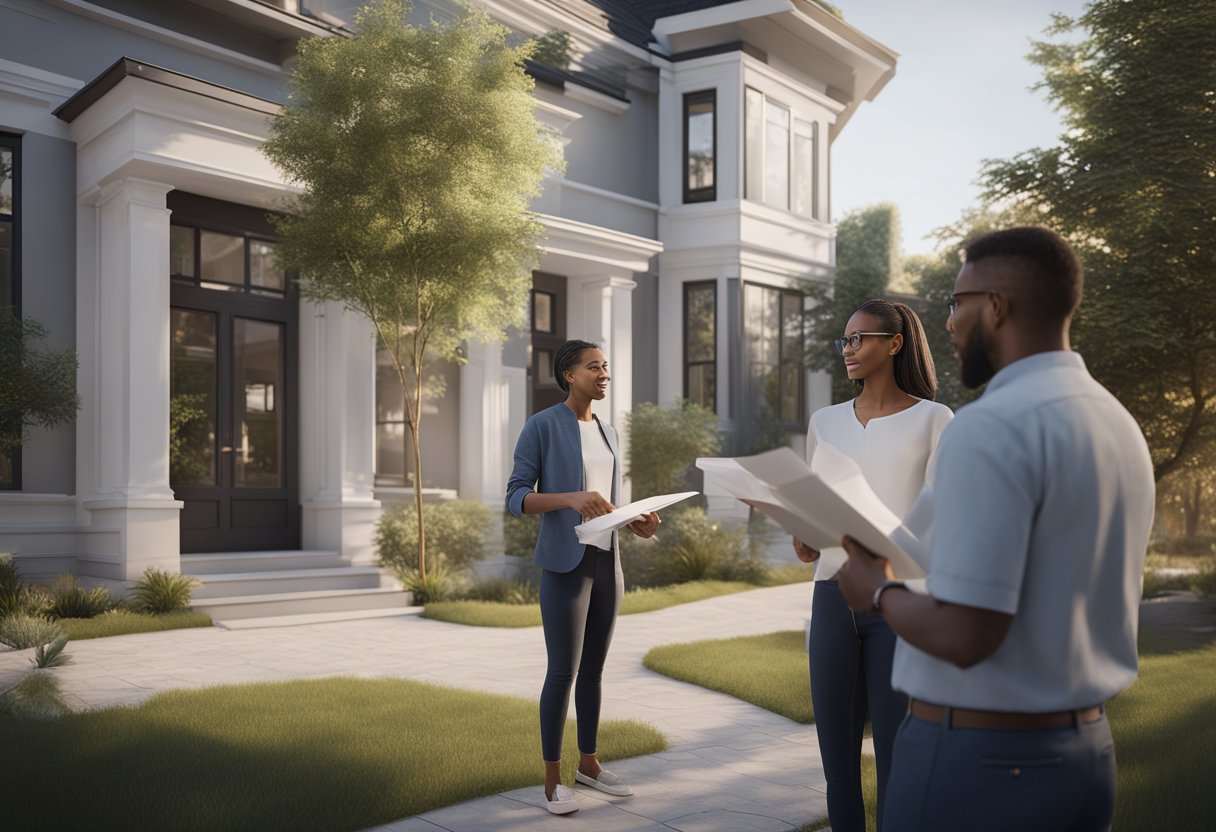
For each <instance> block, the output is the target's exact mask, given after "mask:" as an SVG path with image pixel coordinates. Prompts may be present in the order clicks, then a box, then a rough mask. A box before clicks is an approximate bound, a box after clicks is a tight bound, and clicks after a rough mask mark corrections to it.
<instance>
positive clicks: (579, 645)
mask: <svg viewBox="0 0 1216 832" xmlns="http://www.w3.org/2000/svg"><path fill="white" fill-rule="evenodd" d="M623 594H624V587H623V586H622V582H621V579H620V577H619V576H618V574H617V571H616V556H615V555H614V554H613V553H612V552H609V551H606V550H604V549H597V548H596V547H594V546H588V547H587V548H586V549H585V550H584V552H583V559H582V561H581V562H580V563H579V565H578V566H576V567H575V568H574V569H572V570H571V571H569V572H550V571H549V570H548V569H544V570H542V571H541V575H540V618H541V622H542V624H543V626H544V630H545V649H546V651H547V652H548V654H549V669H548V672H547V673H546V674H545V686H544V688H542V689H541V692H540V745H541V754H542V757H543V759H545V760H548V761H549V762H554V761H556V760H560V759H561V758H562V732H563V730H564V729H565V726H566V712H567V710H568V708H569V704H570V683H571V682H572V681H573V680H574V675H575V674H576V673H577V674H578V682H577V683H576V684H575V685H574V713H575V716H576V718H577V720H578V748H579V751H581V752H582V753H584V754H594V753H595V752H596V745H595V743H596V736H597V735H598V733H599V727H600V679H601V677H602V676H603V673H604V659H605V658H606V657H607V655H608V645H609V644H610V643H611V642H612V628H613V626H614V625H615V624H616V614H617V610H619V609H620V607H621V595H623Z"/></svg>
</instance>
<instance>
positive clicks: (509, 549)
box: [502, 511, 540, 558]
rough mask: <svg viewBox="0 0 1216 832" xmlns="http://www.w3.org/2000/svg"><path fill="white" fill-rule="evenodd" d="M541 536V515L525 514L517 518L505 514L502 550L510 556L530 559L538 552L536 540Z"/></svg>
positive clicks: (508, 513) (507, 513)
mask: <svg viewBox="0 0 1216 832" xmlns="http://www.w3.org/2000/svg"><path fill="white" fill-rule="evenodd" d="M539 534H540V515H539V514H525V515H524V516H523V517H516V516H515V515H514V514H512V513H511V512H509V511H508V512H504V513H503V517H502V544H503V545H502V548H503V551H504V552H505V553H506V554H508V555H513V556H515V557H519V558H530V557H532V555H533V553H534V552H535V551H536V538H537V536H538V535H539Z"/></svg>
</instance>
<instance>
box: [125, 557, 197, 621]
mask: <svg viewBox="0 0 1216 832" xmlns="http://www.w3.org/2000/svg"><path fill="white" fill-rule="evenodd" d="M196 586H200V583H199V581H198V580H196V579H195V578H192V577H190V576H189V575H177V574H174V573H172V572H166V571H164V570H162V569H156V568H155V567H152V566H149V567H148V568H147V569H145V570H144V574H143V575H142V576H141V577H140V579H139V580H138V581H136V582H135V585H134V586H133V587H131V601H132V604H133V605H134V607H135V609H137V610H139V611H141V612H151V613H163V612H173V611H174V610H184V609H187V608H188V607H189V606H190V593H191V591H192V590H193V589H194V587H196Z"/></svg>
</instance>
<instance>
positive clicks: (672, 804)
mask: <svg viewBox="0 0 1216 832" xmlns="http://www.w3.org/2000/svg"><path fill="white" fill-rule="evenodd" d="M810 596H811V591H810V585H809V584H794V585H790V586H782V587H773V588H768V589H758V590H753V591H750V592H745V593H740V594H737V595H729V596H723V597H720V598H712V599H709V600H706V601H699V602H697V603H693V604H684V605H681V606H678V607H671V608H668V609H665V610H659V611H656V612H651V613H643V614H639V615H629V616H623V617H621V618H620V619H619V620H618V622H617V629H616V635H615V637H614V640H613V645H612V651H611V652H610V654H609V657H608V665H607V667H606V668H605V673H604V703H603V716H604V718H605V719H636V720H639V721H642V722H647V723H650V724H651V725H653V726H655V727H656V728H658V729H659V730H660V731H661V732H662V733H663V734H664V735H665V736H666V737H667V740H668V744H669V748H668V750H667V751H665V752H663V753H661V754H653V755H649V756H645V757H637V758H633V759H630V760H622V761H620V762H615V763H613V764H612V765H611V769H612V770H613V771H614V772H616V773H617V774H619V775H621V776H622V777H623V778H624V779H625V780H626V781H627V782H629V783H631V784H632V785H633V788H634V796H633V797H628V798H616V797H610V796H608V795H605V794H602V793H600V792H597V791H594V790H591V789H586V788H581V787H580V788H579V789H578V791H579V792H580V793H581V794H582V795H583V796H584V799H583V801H582V804H581V809H580V811H578V812H576V813H575V814H574V815H571V816H565V817H556V816H553V815H550V814H548V812H546V811H545V810H544V808H543V801H544V795H543V792H542V789H541V788H540V787H539V786H534V787H530V788H526V789H519V790H515V791H511V792H506V793H504V794H500V795H495V796H493V797H488V798H483V799H480V800H474V801H471V802H469V803H464V804H459V805H456V806H450V807H447V808H444V809H438V810H436V811H433V812H428V813H426V814H424V815H421V816H418V817H415V818H407V819H403V820H400V821H397V822H395V823H392V824H389V825H388V826H384V827H380V829H379V830H378V831H377V832H390V830H391V832H437V830H449V832H482V830H485V832H491V831H493V832H498V831H499V830H546V829H559V828H560V829H566V830H571V829H573V828H575V827H577V828H578V829H579V830H580V832H608V831H609V830H614V831H615V830H622V831H623V830H665V829H675V830H681V832H768V831H769V830H789V829H796V828H798V827H800V826H802V825H804V824H807V823H809V822H811V821H812V820H815V819H817V818H821V817H824V816H826V814H827V800H826V796H825V784H824V779H823V770H822V766H821V764H820V760H819V749H818V745H817V741H816V738H815V729H814V727H813V726H806V725H798V724H797V723H794V722H791V721H790V720H788V719H785V718H784V717H780V716H777V715H776V714H773V713H770V712H768V711H765V710H762V709H760V708H756V707H754V706H751V705H748V704H746V703H744V702H741V701H740V700H737V699H735V698H733V697H730V696H726V695H724V694H718V693H714V692H712V691H707V690H704V689H702V688H698V687H696V686H693V685H688V684H684V683H681V682H676V681H673V680H671V679H668V678H666V677H663V676H659V675H658V674H655V673H651V672H650V671H648V670H646V669H645V668H643V667H642V657H643V656H644V655H645V653H646V652H647V651H648V650H649V649H650V648H651V647H654V646H656V645H659V644H672V643H678V642H686V641H698V640H701V639H707V638H728V637H731V636H739V635H752V634H759V633H770V632H774V631H777V630H798V629H801V628H802V625H803V621H804V619H805V617H806V616H807V615H808V614H809V610H810ZM69 651H70V652H71V654H72V656H73V660H74V663H73V664H71V665H68V666H66V667H63V668H60V669H58V670H56V671H55V674H56V676H58V677H59V679H60V680H61V682H62V686H63V693H64V698H65V699H66V700H67V701H68V702H69V703H70V704H72V705H73V707H81V708H84V707H112V706H116V705H129V704H136V703H139V702H142V701H144V700H145V699H147V698H148V697H150V696H152V695H153V694H155V693H158V692H160V691H163V690H170V689H175V688H194V687H204V686H207V685H217V684H239V683H244V682H264V681H281V680H287V679H301V678H316V677H322V676H334V675H347V676H360V677H369V678H370V677H385V676H390V677H400V678H408V679H415V680H419V681H425V682H434V683H436V684H442V685H451V686H455V687H462V688H470V689H475V690H483V691H490V692H495V693H504V694H510V695H514V696H521V697H526V698H528V699H533V700H534V699H536V698H537V696H538V695H539V691H540V686H541V682H542V681H543V678H544V672H545V650H544V640H543V637H542V634H541V632H540V629H539V628H528V629H520V630H507V629H494V628H477V627H463V626H459V625H454V624H445V623H443V622H438V621H430V620H427V619H422V618H418V617H416V616H403V617H396V618H379V619H370V620H362V621H343V622H333V623H317V624H305V625H299V626H294V627H281V628H268V629H240V630H225V629H221V628H218V627H215V628H208V629H194V630H178V631H173V632H164V633H148V634H143V635H131V636H121V637H117V638H107V639H95V640H90V641H79V642H73V643H72V644H71V646H70V647H69ZM28 667H29V664H28V661H27V659H26V656H25V655H24V652H23V653H21V654H16V653H11V652H9V653H0V684H3V683H4V680H5V679H15V677H16V676H19V675H20V673H22V672H24V670H25V669H27V668H28ZM572 710H573V709H572ZM572 715H573V714H572ZM537 742H538V743H539V739H538V741H537ZM537 768H538V771H537V775H538V782H539V775H540V771H539V768H540V767H539V758H538V766H537Z"/></svg>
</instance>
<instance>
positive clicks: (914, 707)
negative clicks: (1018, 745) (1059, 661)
mask: <svg viewBox="0 0 1216 832" xmlns="http://www.w3.org/2000/svg"><path fill="white" fill-rule="evenodd" d="M908 713H910V714H911V715H912V716H914V717H916V718H917V719H920V720H924V721H925V722H932V723H935V724H937V725H945V726H946V727H947V728H985V729H988V730H990V731H1043V730H1046V729H1049V728H1064V727H1065V726H1069V725H1071V726H1073V727H1076V726H1078V725H1084V724H1086V723H1088V722H1097V721H1098V720H1099V719H1101V718H1102V713H1103V708H1102V706H1101V705H1094V706H1093V707H1090V708H1078V709H1077V710H1073V711H1054V712H1052V713H1044V714H1016V713H1009V712H1007V711H976V710H972V709H970V708H944V707H942V706H941V705H931V704H929V703H928V702H920V701H917V700H915V699H912V700H910V701H909V702H908Z"/></svg>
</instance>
